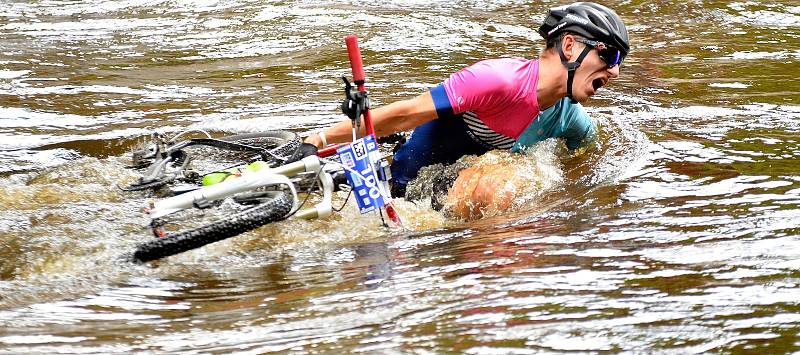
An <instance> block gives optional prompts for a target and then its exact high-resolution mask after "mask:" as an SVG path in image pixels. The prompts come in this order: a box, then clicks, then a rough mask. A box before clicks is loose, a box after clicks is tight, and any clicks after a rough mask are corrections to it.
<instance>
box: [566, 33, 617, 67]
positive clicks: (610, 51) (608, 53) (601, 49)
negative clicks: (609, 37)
mask: <svg viewBox="0 0 800 355" xmlns="http://www.w3.org/2000/svg"><path fill="white" fill-rule="evenodd" d="M575 40H576V41H578V42H581V43H583V44H587V45H590V46H592V47H594V48H595V49H597V53H598V54H599V55H600V59H602V60H603V61H604V62H606V65H608V69H611V68H613V67H616V66H617V65H620V64H622V60H623V59H625V56H623V55H622V52H620V50H619V49H616V48H614V47H611V46H609V45H607V44H605V43H603V42H598V41H592V40H590V39H582V38H576V39H575Z"/></svg>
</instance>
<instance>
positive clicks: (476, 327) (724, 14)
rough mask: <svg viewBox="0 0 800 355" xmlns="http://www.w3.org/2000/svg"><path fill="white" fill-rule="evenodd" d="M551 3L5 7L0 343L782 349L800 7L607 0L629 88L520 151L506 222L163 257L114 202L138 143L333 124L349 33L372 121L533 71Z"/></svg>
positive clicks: (422, 210) (230, 348)
mask: <svg viewBox="0 0 800 355" xmlns="http://www.w3.org/2000/svg"><path fill="white" fill-rule="evenodd" d="M555 4H556V3H555V2H551V1H547V2H520V1H459V2H430V1H425V2H423V1H413V0H406V1H391V2H377V3H362V2H348V1H344V2H342V1H339V2H325V1H246V0H203V1H189V0H122V1H104V0H86V1H59V0H50V1H44V0H37V1H14V0H6V1H3V2H2V3H0V353H130V352H148V353H181V354H186V353H228V352H235V353H253V354H256V353H270V352H277V353H286V352H290V353H419V354H424V353H470V354H512V353H518V354H527V353H551V352H577V353H617V352H624V353H676V354H686V353H705V352H713V353H742V354H744V353H791V352H796V351H798V350H800V339H799V338H798V331H800V315H798V309H800V303H799V302H798V300H799V299H800V291H799V289H798V282H800V273H798V270H800V261H798V258H800V239H798V236H800V164H798V161H799V160H800V136H799V134H798V132H800V84H798V80H797V79H796V76H797V74H798V69H797V68H798V62H800V50H799V49H798V48H800V6H798V4H797V3H796V2H793V1H775V2H759V1H748V2H736V1H734V2H729V1H689V2H678V1H612V2H608V3H607V5H609V6H611V7H613V8H615V9H617V10H618V12H619V13H620V14H621V15H622V17H623V18H624V19H625V21H626V23H628V24H629V29H630V33H631V36H632V38H633V44H632V48H633V50H632V53H631V55H630V56H629V58H627V59H626V61H625V63H624V64H623V67H622V75H621V77H620V78H619V79H618V80H616V81H614V82H613V83H612V84H611V85H609V87H607V88H604V89H602V90H600V92H599V93H598V95H597V97H596V98H594V99H593V100H591V101H590V103H589V104H588V105H587V106H588V111H589V112H590V114H591V115H592V116H593V117H594V118H595V119H597V120H598V122H599V123H600V127H601V132H600V137H599V140H598V143H597V145H596V146H595V147H594V148H593V149H591V150H590V151H587V152H584V153H582V154H569V153H567V152H564V151H563V149H561V148H560V147H559V146H558V144H556V142H545V143H544V144H543V145H542V146H541V147H538V148H537V149H538V150H537V152H538V154H531V155H530V156H528V157H527V158H526V159H527V160H528V161H531V162H533V163H532V166H535V167H538V168H537V169H538V170H536V171H539V173H541V174H542V175H541V176H538V175H537V176H538V177H540V178H542V179H545V178H547V177H548V176H551V177H553V178H552V179H550V180H547V181H548V183H550V184H549V185H547V186H548V189H547V190H546V191H540V192H538V193H537V195H536V196H535V197H536V198H532V199H529V200H527V201H526V202H525V204H526V205H525V208H520V209H518V210H516V211H514V212H511V213H507V214H504V215H501V216H497V217H493V218H488V219H484V220H480V221H475V222H470V223H461V222H458V221H452V220H448V219H446V218H444V217H443V216H442V215H441V214H438V213H436V212H434V211H432V210H430V209H429V208H426V207H425V206H424V205H413V204H410V203H400V207H401V212H403V213H404V217H405V219H406V221H407V225H408V227H409V230H408V231H387V230H385V229H382V228H381V227H380V226H379V221H377V220H376V218H374V217H369V216H367V217H362V216H359V215H358V213H357V212H355V211H354V210H353V209H352V208H349V209H345V211H344V212H343V213H342V214H340V215H337V216H335V217H332V218H330V219H328V220H324V221H313V222H305V221H294V220H291V221H285V222H281V223H276V224H274V225H270V226H265V227H263V228H261V229H258V230H256V231H254V232H250V233H247V234H245V235H242V236H239V237H236V238H232V239H230V240H226V241H223V242H220V243H217V244H214V245H210V246H208V247H205V248H202V249H199V250H196V251H193V252H190V253H185V254H182V255H179V256H175V257H171V258H168V259H167V260H165V261H164V262H161V263H160V264H158V265H157V266H149V267H148V266H141V265H133V264H130V263H126V262H122V261H120V256H121V255H123V254H124V253H126V252H129V251H130V250H132V248H133V247H134V246H135V245H136V244H137V243H138V242H141V241H142V240H144V239H145V238H149V237H150V236H149V235H148V232H147V230H146V228H145V227H144V226H145V225H146V223H147V220H146V218H145V216H144V215H143V214H142V213H141V209H142V207H143V206H145V205H146V202H147V198H148V197H147V196H144V195H141V194H138V195H137V194H129V193H124V192H122V191H120V190H119V189H117V188H116V186H117V185H118V184H120V183H124V182H129V181H131V180H132V179H133V178H134V177H135V175H134V173H133V172H131V171H130V170H128V169H126V168H125V167H124V166H125V162H126V158H127V156H126V154H127V152H128V151H129V150H130V149H131V147H132V146H134V145H135V144H137V142H140V141H141V139H142V138H143V137H146V136H148V135H149V134H151V133H152V132H154V131H156V130H157V131H160V132H168V133H177V132H180V131H182V130H184V129H187V128H200V129H207V130H212V131H217V132H228V133H240V132H251V131H257V130H263V129H289V130H293V131H295V132H298V133H300V134H305V133H307V132H311V131H313V130H316V129H318V128H320V127H322V126H326V125H329V124H331V123H333V122H336V121H338V120H340V119H341V118H342V116H341V115H339V114H338V113H337V109H338V100H339V99H340V95H341V87H340V79H339V77H340V76H341V75H344V74H348V63H347V57H346V52H345V50H344V45H343V41H342V39H343V37H344V36H345V35H347V34H351V33H355V34H357V35H358V36H359V37H360V42H361V46H362V50H363V55H364V61H365V66H366V67H365V69H366V72H367V76H368V79H369V84H368V85H369V88H370V92H371V94H372V98H373V100H374V104H376V105H382V104H385V103H388V102H391V101H394V100H398V99H403V98H409V97H412V96H414V95H417V94H419V93H421V92H424V90H426V89H428V88H430V87H432V86H433V85H436V84H437V83H439V82H441V80H443V79H444V78H445V77H446V76H447V75H448V74H449V73H451V72H453V71H456V70H458V69H460V68H462V67H464V66H466V65H469V64H471V63H473V62H475V61H477V60H480V59H484V58H491V57H501V56H519V57H529V58H530V57H535V56H536V55H537V53H538V52H539V51H540V50H541V44H542V43H541V39H540V38H539V36H538V35H537V34H536V29H537V27H538V24H539V23H540V22H541V20H542V19H543V14H544V13H545V11H546V9H547V8H549V7H550V6H553V5H555Z"/></svg>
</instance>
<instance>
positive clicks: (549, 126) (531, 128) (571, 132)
mask: <svg viewBox="0 0 800 355" xmlns="http://www.w3.org/2000/svg"><path fill="white" fill-rule="evenodd" d="M595 131H596V128H595V123H594V121H592V119H591V118H589V115H587V114H586V111H584V109H583V106H581V104H578V103H575V104H573V103H571V102H570V100H569V98H566V97H565V98H563V99H561V101H558V102H556V103H555V104H554V105H553V106H551V107H549V108H548V109H547V110H544V111H542V112H540V113H539V117H537V118H536V119H535V120H533V121H532V122H531V124H529V125H528V127H527V128H525V130H524V131H523V132H522V135H520V136H519V139H517V141H516V142H514V146H513V147H512V148H511V151H513V152H518V151H520V150H521V149H522V148H524V147H530V146H532V145H534V144H536V143H538V142H541V141H543V140H545V139H547V138H564V139H565V140H566V143H567V148H569V149H576V148H578V147H580V146H581V144H583V142H584V140H587V139H590V138H591V137H593V136H594V133H595Z"/></svg>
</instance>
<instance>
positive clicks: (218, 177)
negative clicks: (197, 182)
mask: <svg viewBox="0 0 800 355" xmlns="http://www.w3.org/2000/svg"><path fill="white" fill-rule="evenodd" d="M267 168H269V164H268V163H267V162H265V161H255V162H252V163H250V164H245V165H240V166H237V167H233V168H230V169H227V170H223V171H216V172H213V173H210V174H206V175H204V176H203V186H211V185H214V184H218V183H220V182H223V181H226V180H228V179H235V178H237V177H239V176H242V175H244V174H248V173H251V172H254V171H259V170H261V169H267Z"/></svg>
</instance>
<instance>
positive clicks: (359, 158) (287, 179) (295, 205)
mask: <svg viewBox="0 0 800 355" xmlns="http://www.w3.org/2000/svg"><path fill="white" fill-rule="evenodd" d="M346 43H347V49H348V55H349V57H350V62H351V69H352V72H353V82H354V83H355V84H356V87H355V88H354V87H353V86H352V85H351V84H350V82H349V81H348V80H347V79H346V78H344V77H343V80H344V82H345V104H343V112H344V113H345V114H347V115H348V117H350V119H351V120H352V121H353V137H354V141H353V142H352V143H349V144H343V145H337V146H330V147H326V148H324V149H321V150H319V151H318V152H317V154H316V155H309V156H305V157H303V158H302V159H300V160H298V161H293V162H288V163H286V164H282V165H281V164H272V163H270V162H269V161H255V162H252V163H250V164H247V165H240V166H237V167H234V168H229V169H225V170H220V169H217V170H216V171H215V172H213V173H211V174H207V175H205V176H203V177H202V179H201V180H202V185H204V186H201V187H199V188H196V189H192V190H191V191H188V192H184V193H181V194H178V195H176V196H172V197H169V198H165V199H160V200H157V201H154V202H153V203H152V204H151V205H150V206H149V208H148V209H147V213H148V214H149V216H150V219H151V222H150V227H151V229H152V231H153V234H154V235H155V236H156V238H155V239H153V240H150V241H148V242H145V243H142V244H140V245H139V246H138V247H137V248H136V251H135V252H134V253H133V260H134V261H135V262H147V261H153V260H157V259H160V258H163V257H166V256H170V255H175V254H178V253H181V252H185V251H188V250H191V249H195V248H199V247H202V246H204V245H207V244H209V243H213V242H216V241H220V240H223V239H227V238H230V237H233V236H236V235H239V234H241V233H244V232H247V231H250V230H253V229H256V228H258V227H260V226H263V225H265V224H267V223H272V222H276V221H280V220H283V219H286V218H289V217H294V218H303V219H313V218H324V217H327V216H329V215H330V214H332V213H333V211H334V209H333V206H332V197H333V192H334V191H336V190H338V189H341V188H345V189H348V190H349V191H350V194H349V195H348V199H349V196H350V195H355V196H356V198H355V200H356V202H357V205H358V208H359V211H360V212H361V213H368V212H372V211H380V216H381V219H382V220H384V219H383V216H384V214H385V215H386V216H387V217H388V219H389V221H390V222H391V223H392V224H393V225H395V226H401V225H402V223H401V221H400V218H399V216H398V215H397V213H396V211H395V209H394V207H393V205H392V204H391V198H390V196H389V194H388V191H389V188H388V179H389V177H390V176H389V169H388V164H387V163H386V161H385V160H383V159H382V158H381V153H380V150H379V143H378V141H377V139H376V138H375V134H374V133H375V131H374V127H373V126H372V119H371V116H370V112H369V99H368V95H367V92H366V89H365V88H364V82H365V76H364V71H363V64H362V61H361V53H360V51H359V49H358V41H357V38H356V37H355V36H347V37H346ZM362 117H363V121H364V125H365V128H366V132H367V135H366V136H364V137H362V138H359V139H355V138H356V132H358V131H359V130H360V129H359V127H358V126H359V125H360V122H361V118H362ZM298 148H299V147H298ZM274 149H277V148H274ZM296 149H297V148H296ZM167 155H169V154H167ZM266 155H267V156H265V157H266V158H273V160H274V161H277V162H287V159H281V158H280V157H278V159H274V158H275V157H273V155H276V156H278V155H279V154H277V152H275V151H271V150H268V151H267V153H266ZM287 155H289V154H287ZM334 156H336V157H337V158H338V161H337V160H336V159H333V157H334ZM165 159H166V158H165ZM174 160H178V159H173V161H174ZM151 164H152V163H151ZM158 169H159V168H153V171H161V170H158ZM156 175H157V174H156ZM209 176H215V177H216V178H214V179H209V178H208V177H209ZM209 180H213V181H209ZM303 194H304V195H305V197H304V198H303V201H300V197H299V196H300V195H303ZM312 195H315V196H316V197H315V198H314V199H313V201H312V198H311V196H312ZM309 204H310V206H307V205H309ZM196 219H202V220H204V221H210V222H205V223H202V224H201V225H199V226H197V225H195V224H196V222H195V220H196ZM384 224H386V222H385V220H384Z"/></svg>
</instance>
